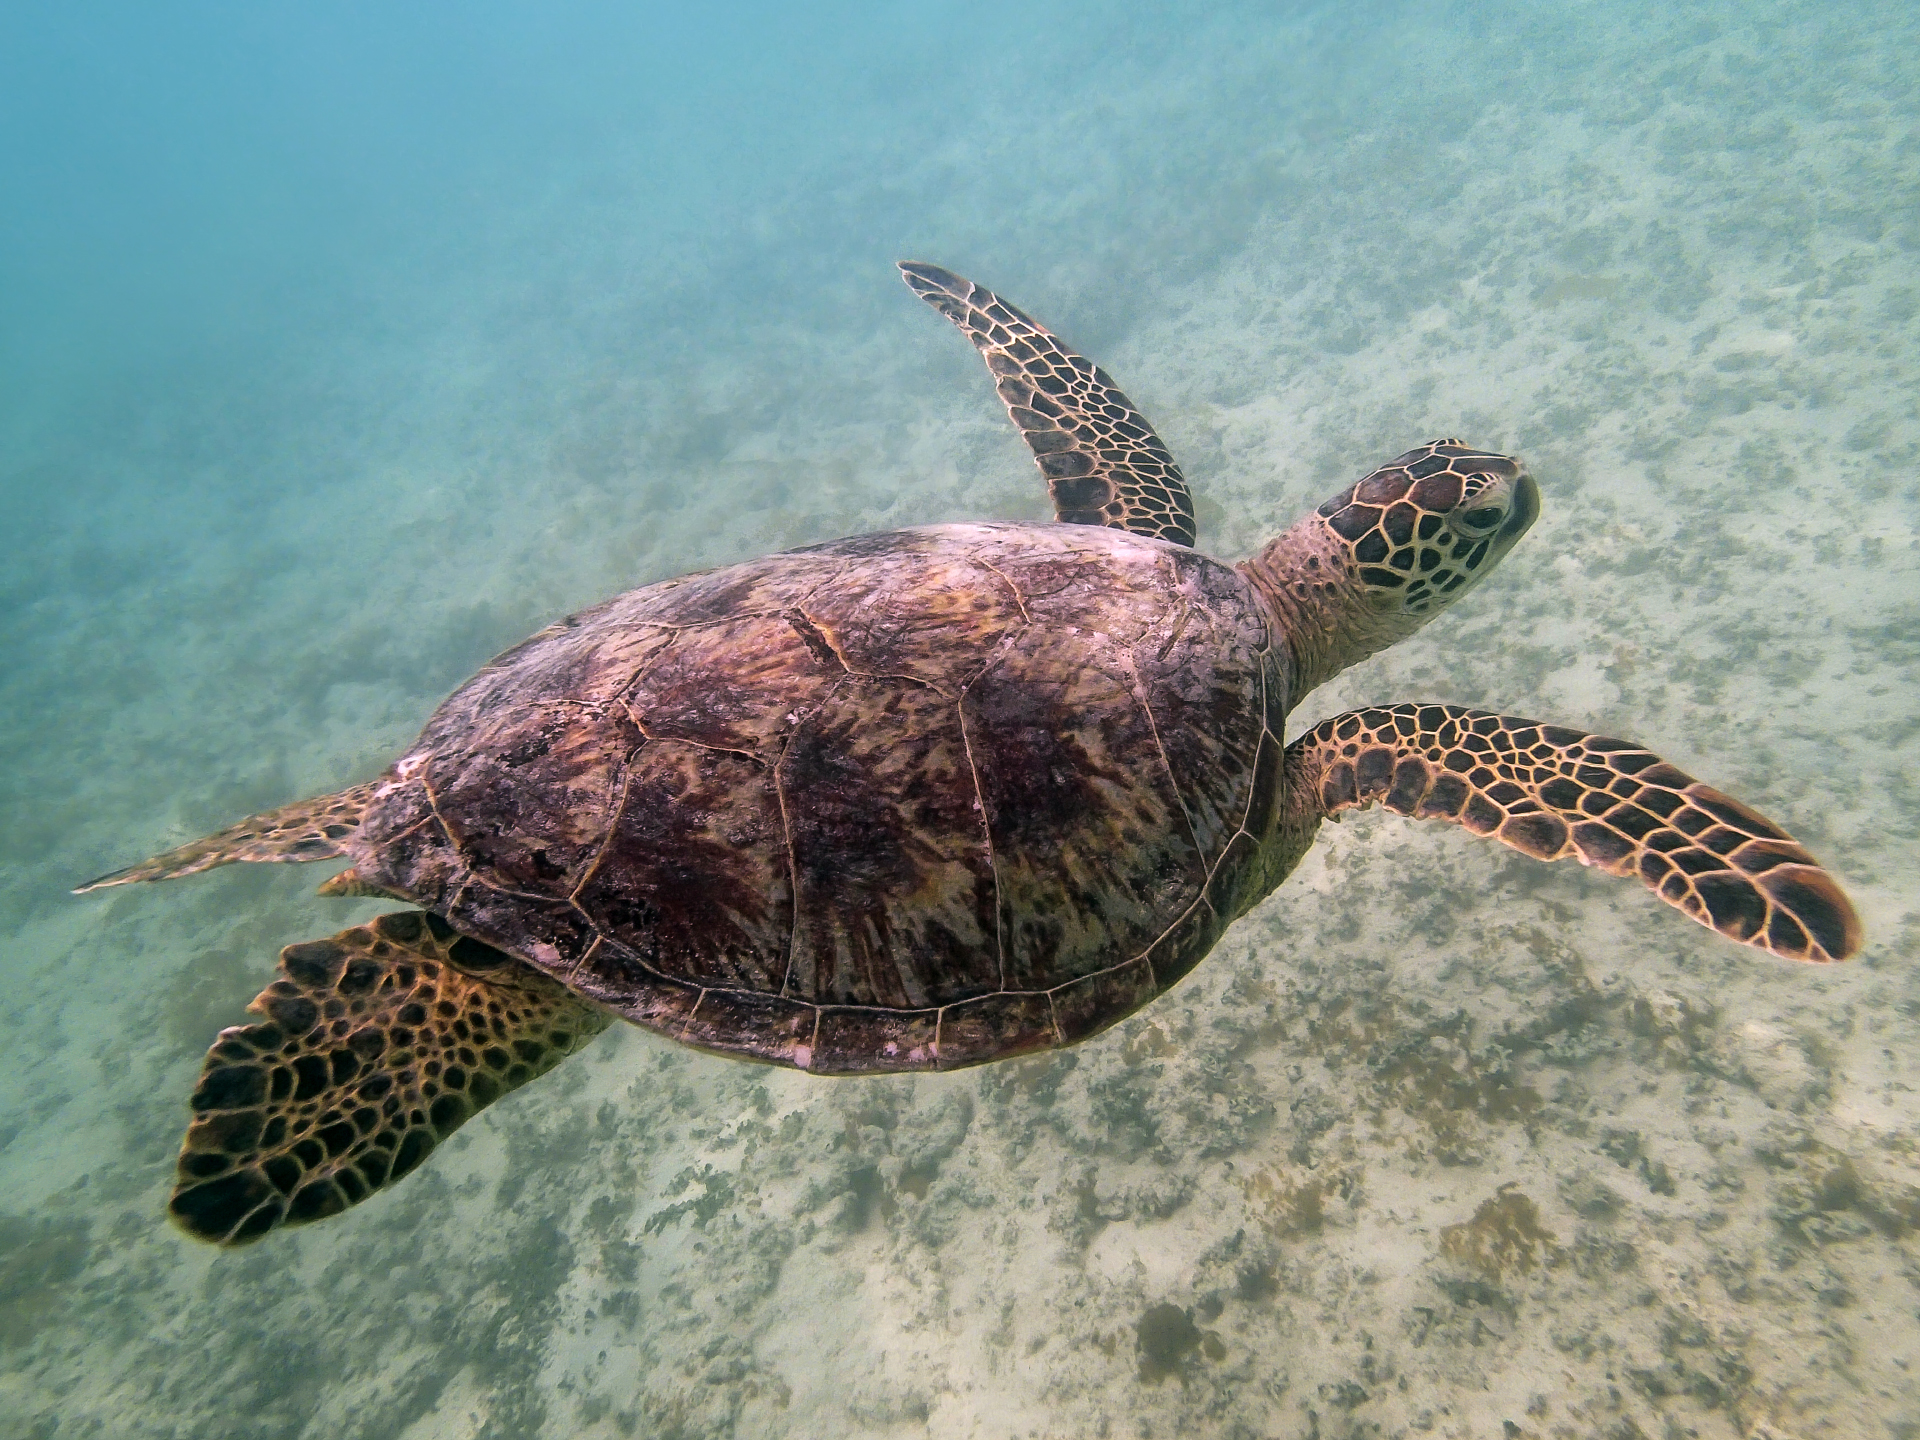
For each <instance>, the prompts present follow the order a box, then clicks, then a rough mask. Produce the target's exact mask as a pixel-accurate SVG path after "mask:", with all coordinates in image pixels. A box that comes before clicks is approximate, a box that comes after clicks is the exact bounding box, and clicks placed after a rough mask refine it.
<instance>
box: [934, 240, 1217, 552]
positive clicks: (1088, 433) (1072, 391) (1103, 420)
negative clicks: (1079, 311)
mask: <svg viewBox="0 0 1920 1440" xmlns="http://www.w3.org/2000/svg"><path fill="white" fill-rule="evenodd" d="M900 275H901V278H902V279H904V280H905V281H906V282H907V287H908V288H909V289H911V290H912V291H913V293H914V294H916V295H918V296H919V297H920V298H921V299H922V300H924V301H926V302H927V303H928V304H929V305H931V306H933V308H934V309H936V310H938V311H939V312H940V313H941V314H942V315H944V316H946V317H947V319H949V320H951V321H952V322H953V323H954V325H955V326H957V327H958V328H959V330H960V333H961V334H963V335H965V336H966V337H967V339H968V340H970V341H972V342H973V346H974V348H975V349H976V350H978V351H979V352H980V355H981V358H982V359H984V360H985V361H986V362H987V372H988V373H989V374H990V375H992V376H993V385H994V389H995V390H997V391H999V393H1000V399H1001V401H1002V402H1003V403H1004V404H1005V405H1006V407H1007V415H1008V417H1009V418H1010V419H1011V420H1012V421H1013V423H1014V424H1015V425H1016V426H1017V427H1019V430H1020V437H1021V438H1022V439H1023V440H1025V441H1026V442H1027V448H1028V449H1029V450H1031V451H1032V452H1033V460H1034V463H1035V464H1036V465H1038V466H1039V467H1040V473H1041V474H1042V475H1044V476H1045V477H1046V480H1047V493H1048V494H1049V495H1050V496H1051V497H1052V499H1053V510H1054V515H1055V517H1056V518H1057V519H1059V520H1061V521H1062V522H1064V523H1065V524H1069V525H1111V526H1114V527H1115V528H1116V529H1121V530H1131V531H1133V532H1134V533H1135V534H1137V535H1153V536H1156V537H1157V538H1159V539H1161V540H1171V541H1173V542H1174V543H1175V544H1176V545H1191V544H1193V541H1194V536H1195V533H1196V531H1195V526H1194V518H1193V496H1192V495H1191V494H1189V493H1188V490H1187V481H1186V477H1185V476H1184V475H1182V474H1181V473H1180V467H1179V466H1178V465H1177V464H1175V463H1174V459H1173V456H1172V454H1171V453H1170V452H1169V451H1168V450H1167V447H1166V445H1165V443H1164V442H1163V441H1162V440H1161V439H1160V437H1159V436H1158V435H1157V434H1155V433H1154V429H1153V426H1151V425H1149V424H1148V423H1147V417H1146V416H1144V415H1142V414H1141V413H1140V412H1139V410H1138V409H1136V408H1135V406H1134V403H1133V402H1132V401H1131V400H1129V399H1128V398H1127V397H1126V396H1125V395H1124V394H1122V393H1121V390H1120V387H1119V386H1118V385H1115V384H1114V383H1113V379H1112V377H1111V376H1109V375H1108V374H1107V372H1106V371H1104V370H1102V369H1101V368H1100V367H1099V366H1098V365H1096V364H1094V363H1093V362H1092V361H1091V360H1088V359H1087V358H1086V357H1085V356H1082V355H1076V354H1075V353H1074V352H1073V351H1071V350H1069V349H1068V348H1067V347H1066V346H1065V345H1062V344H1061V343H1060V341H1059V340H1058V338H1056V337H1055V336H1054V335H1053V334H1052V332H1051V331H1049V330H1048V329H1047V328H1046V327H1045V326H1044V325H1041V324H1040V323H1039V322H1038V321H1036V320H1035V319H1033V318H1032V317H1031V316H1030V315H1027V314H1026V313H1025V312H1023V311H1021V310H1018V309H1016V308H1015V307H1014V306H1012V305H1010V304H1008V303H1007V302H1006V301H1005V300H1002V299H1001V298H1000V297H999V296H998V295H996V294H994V293H993V292H992V291H991V290H989V289H987V288H986V286H984V285H976V284H974V283H973V282H972V281H971V280H967V279H965V278H963V277H961V276H959V275H955V274H954V273H953V272H952V271H951V270H942V269H941V268H940V267H939V266H938V265H926V264H922V263H920V262H918V261H913V260H909V261H904V262H902V263H901V266H900Z"/></svg>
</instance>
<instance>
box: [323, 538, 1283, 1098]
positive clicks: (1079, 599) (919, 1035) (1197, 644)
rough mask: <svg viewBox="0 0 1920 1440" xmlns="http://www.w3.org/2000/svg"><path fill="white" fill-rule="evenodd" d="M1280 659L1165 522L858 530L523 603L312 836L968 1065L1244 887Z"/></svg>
mask: <svg viewBox="0 0 1920 1440" xmlns="http://www.w3.org/2000/svg"><path fill="white" fill-rule="evenodd" d="M1289 663H1290V662H1289V661H1288V658H1287V655H1286V652H1285V651H1284V650H1276V649H1275V648H1274V647H1273V646H1272V644H1271V642H1270V638H1269V632H1268V626H1267V621H1266V617H1265V614H1264V613H1263V608H1262V603H1261V600H1260V597H1259V595H1258V594H1257V592H1256V591H1255V590H1254V588H1253V587H1252V586H1251V585H1250V584H1248V583H1247V581H1246V580H1245V579H1244V577H1242V576H1241V575H1239V574H1238V573H1236V572H1235V571H1234V570H1233V569H1231V568H1230V567H1228V566H1225V565H1222V564H1220V563H1219V562H1217V561H1214V560H1210V559H1208V558H1207V557H1205V556H1203V555H1197V554H1195V553H1193V552H1192V551H1191V550H1187V549H1184V548H1182V547H1180V546H1177V545H1174V544H1170V543H1167V542H1165V541H1161V540H1155V539H1150V538H1147V537H1143V536H1138V535H1133V534H1129V533H1126V532H1123V531H1118V530H1108V529H1095V528H1092V527H1082V526H1022V525H950V526H938V527H932V528H928V529H920V530H907V531H900V532H896V533H893V534H884V535H870V536H863V537H860V538H856V539H851V540H843V541H838V542H835V543H833V544H830V545H823V546H819V547H815V548H813V549H810V550H802V551H797V552H793V553H791V554H787V555H781V556H772V557H769V558H767V559H763V560H757V561H753V562H750V563H748V564H744V565H737V566H733V567H731V568H728V569H724V570H716V571H711V572H708V573H706V574H702V575H695V576H689V577H686V578H683V579H679V580H673V581H668V582H665V583H663V584H659V585H653V586H649V587H647V588H645V589H642V590H636V591H633V592H631V593H629V594H626V595H623V596H620V597H618V598H616V599H614V600H611V601H609V602H607V603H606V604H604V605H600V606H598V607H595V608H594V609H592V610H588V611H585V612H582V613H581V614H579V615H576V616H573V617H571V618H569V619H568V620H565V621H563V622H561V623H560V624H558V625H555V626H552V627H550V628H549V629H547V630H545V631H542V632H541V633H540V634H539V635H536V636H534V637H533V638H532V639H531V640H528V641H527V642H526V643H524V644H523V645H521V646H519V647H517V648H516V649H514V650H512V651H509V652H508V653H507V654H505V655H503V656H501V657H500V658H499V659H498V660H497V661H495V662H494V663H493V664H492V665H490V666H489V667H488V668H487V669H486V670H484V671H482V672H481V673H480V674H479V675H478V676H476V677H475V678H474V679H473V680H472V681H470V682H469V683H468V684H467V685H465V686H463V687H462V688H461V689H460V690H459V691H458V692H456V693H455V694H454V695H453V696H452V697H451V698H450V699H449V700H448V701H447V702H446V704H444V705H443V706H442V707H441V708H440V710H439V711H438V712H437V713H436V714H435V715H434V716H433V718H432V719H431V720H430V721H429V723H428V725H427V727H426V729H425V731H424V732H423V734H422V736H421V738H420V740H419V742H418V743H417V744H416V746H415V747H414V749H412V750H411V751H409V752H408V754H407V755H405V756H404V757H402V759H401V760H399V761H398V762H397V763H396V764H395V766H394V767H393V769H392V770H391V771H390V772H389V774H388V776H387V777H386V778H385V780H384V781H383V782H381V785H380V788H379V791H378V793H377V795H376V798H375V799H374V801H373V802H372V804H371V805H370V806H369V807H368V810H367V812H366V814H365V816H364V818H363V820H362V823H361V825H360V827H359V829H358V830H356V831H355V832H354V833H353V834H352V835H351V836H349V837H347V839H346V840H345V841H344V842H343V843H344V844H345V846H346V847H347V850H348V853H349V854H350V855H351V856H352V858H353V860H354V862H355V873H356V876H357V877H359V880H360V881H361V882H362V883H366V884H369V885H371V886H374V887H378V888H379V889H382V890H384V891H387V892H391V893H394V894H398V895H404V896H407V897H409V898H412V899H413V900H415V901H417V902H418V903H420V904H421V905H423V906H425V907H426V908H428V909H429V910H431V911H434V912H436V913H438V914H440V915H443V916H445V917H446V919H447V920H448V921H450V922H451V923H452V925H453V926H454V927H455V928H456V929H457V930H459V931H461V932H463V933H465V934H468V935H472V936H475V937H477V938H479V939H481V940H484V941H486V942H488V943H490V944H493V945H497V946H499V947H500V948H501V949H503V950H506V951H509V952H511V953H513V954H515V955H518V956H522V957H524V958H525V959H527V960H528V961H530V962H531V963H532V964H534V965H536V966H538V967H539V968H541V969H543V970H545V971H546V972H547V973H548V974H551V975H552V976H554V977H555V978H556V979H558V980H560V981H561V982H562V983H564V984H565V985H567V986H569V987H571V988H573V989H575V990H577V991H578V992H580V993H581V994H583V995H585V996H587V997H589V998H591V999H593V1000H596V1001H598V1002H599V1003H601V1004H603V1005H605V1006H607V1007H608V1008H610V1009H612V1010H614V1011H616V1012H618V1013H619V1014H621V1015H623V1016H625V1017H627V1018H628V1019H630V1020H633V1021H635V1022H636V1023H639V1024H642V1025H645V1026H648V1027H649V1028H652V1029H655V1030H658V1031H660V1032H662V1033H664V1034H667V1035H670V1036H672V1037H673V1038H675V1039H678V1040H682V1041H685V1042H687V1043H690V1044H694V1045H698V1046H701V1047H703V1048H706V1049H710V1050H717V1051H724V1052H728V1053H732V1054H737V1055H743V1056H746V1057H749V1058H754V1059H759V1060H765V1061H772V1062H775V1063H781V1064H788V1065H795V1066H799V1067H801V1068H805V1069H809V1070H815V1071H820V1072H823V1073H858V1072H865V1071H886V1070H911V1069H932V1068H949V1067H953V1066H959V1065H970V1064H975V1063H978V1062H980V1061H984V1060H991V1059H997V1058H1001V1057H1003V1056H1007V1055H1012V1054H1018V1053H1020V1052H1021V1051H1024V1050H1030V1049H1036V1048H1043V1047H1048V1046H1055V1045H1064V1044H1069V1043H1072V1042H1073V1041H1076V1040H1080V1039H1083V1038H1085V1037H1086V1036H1088V1035H1090V1034H1092V1033H1094V1032H1095V1031H1097V1030H1100V1029H1102V1028H1104V1027H1105V1026H1107V1025H1110V1024H1112V1023H1113V1022H1114V1021H1116V1020H1118V1019H1120V1018H1121V1017H1123V1016H1125V1015H1127V1014H1129V1013H1131V1012H1132V1011H1133V1010H1135V1009H1137V1008H1138V1007H1139V1006H1141V1005H1143V1004H1145V1003H1146V1002H1147V1001H1148V1000H1150V999H1152V998H1153V997H1154V996H1155V995H1157V994H1159V993H1160V992H1161V991H1162V990H1164V989H1165V988H1166V987H1167V986H1168V985H1170V984H1171V983H1173V981H1174V980H1176V979H1178V978H1179V977H1180V976H1181V975H1183V974H1185V973H1186V971H1187V970H1188V969H1190V968H1191V967H1192V966H1193V965H1194V964H1195V963H1196V962H1198V961H1199V959H1200V958H1201V957H1202V956H1204V955H1205V954H1206V952H1207V950H1208V949H1209V948H1210V947H1211V946H1212V944H1213V943H1214V941H1215V940H1216V939H1217V938H1218V936H1219V934H1220V931H1221V930H1222V929H1223V928H1224V927H1225V926H1226V924H1227V923H1228V922H1229V921H1231V920H1232V919H1234V918H1235V917H1236V916H1237V915H1238V914H1240V913H1241V912H1242V911H1243V910H1244V909H1245V908H1246V907H1247V906H1248V905H1250V904H1251V903H1252V902H1253V901H1254V900H1255V899H1257V898H1258V897H1259V895H1261V894H1264V893H1265V891H1266V890H1267V889H1268V888H1271V885H1272V883H1274V882H1275V881H1276V880H1277V878H1278V877H1277V876H1272V875H1270V874H1269V873H1268V870H1269V867H1268V866H1267V865H1266V864H1263V863H1261V861H1260V859H1259V856H1260V854H1261V850H1262V846H1263V844H1265V842H1267V841H1268V840H1269V839H1270V838H1271V836H1272V834H1273V831H1274V826H1275V823H1276V817H1277V815H1278V809H1279V805H1278V801H1279V786H1280V783H1281V770H1282V765H1281V742H1280V737H1281V725H1282V721H1283V720H1284V717H1285V714H1286V711H1287V708H1288V704H1289V697H1290V694H1291V675H1290V672H1289Z"/></svg>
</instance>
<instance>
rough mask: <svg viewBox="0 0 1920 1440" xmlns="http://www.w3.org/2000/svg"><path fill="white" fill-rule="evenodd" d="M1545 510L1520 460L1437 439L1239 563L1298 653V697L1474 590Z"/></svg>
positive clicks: (1354, 486) (1365, 480)
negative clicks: (1541, 506) (1250, 557)
mask: <svg viewBox="0 0 1920 1440" xmlns="http://www.w3.org/2000/svg"><path fill="white" fill-rule="evenodd" d="M1539 514H1540V492H1539V489H1538V487H1537V486H1535V484H1534V482H1533V479H1532V477H1531V476H1529V475H1528V474H1527V473H1526V471H1525V469H1524V467H1522V466H1521V464H1520V463H1519V462H1518V461H1517V460H1513V459H1511V458H1510V457H1508V456H1505V455H1494V454H1491V453H1489V452H1487V451H1484V450H1474V449H1472V448H1470V447H1469V446H1466V445H1462V444H1461V443H1460V442H1459V441H1458V440H1435V441H1433V442H1432V443H1431V444H1428V445H1422V446H1421V447H1420V448H1419V449H1417V450H1409V451H1408V452H1407V453H1406V454H1404V455H1401V456H1398V457H1397V458H1395V459H1392V460H1389V461H1388V462H1387V463H1386V464H1385V465H1382V466H1381V467H1380V468H1379V469H1377V470H1374V471H1372V472H1371V473H1369V474H1366V475H1363V476H1361V478H1360V479H1358V480H1356V481H1355V482H1354V483H1353V484H1352V485H1349V486H1348V487H1347V488H1346V489H1344V490H1342V491H1340V492H1339V493H1338V494H1337V495H1335V496H1333V497H1332V498H1331V499H1330V500H1328V501H1327V502H1326V503H1325V504H1323V505H1321V506H1320V507H1319V508H1318V509H1316V510H1315V511H1314V512H1313V513H1312V514H1310V515H1307V516H1305V517H1303V518H1302V519H1301V520H1300V521H1299V522H1298V523H1296V524H1294V525H1293V526H1291V527H1290V528H1289V529H1287V530H1286V531H1285V532H1284V533H1282V534H1281V535H1279V536H1278V537H1276V538H1275V539H1273V540H1272V541H1270V542H1269V543H1268V544H1267V545H1266V547H1265V548H1264V549H1262V550H1261V551H1260V553H1259V554H1258V555H1255V556H1254V557H1253V558H1252V559H1251V560H1248V561H1246V562H1245V563H1244V564H1242V565H1241V566H1240V569H1241V570H1242V572H1244V573H1245V575H1246V576H1247V578H1248V580H1249V581H1251V582H1252V584H1253V585H1254V586H1255V587H1256V588H1257V589H1258V590H1259V591H1260V593H1261V595H1262V596H1264V597H1265V599H1266V601H1267V604H1268V606H1269V609H1270V613H1271V615H1272V618H1273V623H1274V633H1275V634H1276V635H1281V636H1284V637H1285V639H1286V644H1287V646H1288V648H1289V650H1290V651H1291V652H1292V656H1293V662H1294V664H1293V672H1294V685H1295V689H1294V695H1295V698H1296V700H1297V699H1298V698H1299V697H1300V696H1303V695H1305V694H1306V693H1307V692H1308V691H1309V690H1313V689H1315V688H1317V687H1318V686H1320V685H1322V684H1324V683H1325V682H1326V681H1328V680H1330V679H1331V678H1333V676H1335V675H1337V674H1339V673H1340V672H1341V671H1342V670H1344V669H1346V668H1347V667H1348V666H1349V665H1355V664H1358V663H1359V662H1360V661H1362V660H1364V659H1366V658H1367V657H1368V656H1369V655H1373V654H1376V653H1378V652H1379V651H1381V650H1384V649H1386V647H1387V646H1389V645H1391V644H1393V643H1394V642H1395V641H1397V640H1404V639H1405V638H1406V637H1407V636H1408V635H1411V634H1412V633H1413V632H1414V631H1415V630H1418V629H1419V628H1420V627H1421V626H1422V625H1424V624H1426V623H1427V621H1429V620H1431V619H1432V618H1433V617H1434V616H1435V615H1437V614H1438V613H1439V612H1440V611H1442V610H1444V609H1445V608H1446V607H1447V606H1449V605H1451V604H1452V603H1453V602H1454V601H1456V600H1458V599H1459V598H1460V597H1461V596H1462V595H1465V594H1466V593H1467V591H1469V590H1471V589H1472V588H1473V587H1474V586H1475V585H1476V584H1478V583H1479V582H1480V581H1481V580H1482V579H1483V578H1485V576H1486V575H1487V574H1488V573H1489V572H1490V571H1492V570H1493V568H1494V567H1495V566H1496V565H1498V564H1499V563H1500V561H1501V560H1502V559H1503V558H1504V557H1505V556H1506V553H1507V552H1508V551H1509V550H1511V549H1512V548H1513V546H1514V544H1515V542H1517V541H1518V540H1519V539H1520V537H1521V536H1522V535H1524V534H1526V532H1527V529H1528V527H1529V526H1531V525H1532V524H1533V522H1534V520H1535V519H1536V518H1538V516H1539Z"/></svg>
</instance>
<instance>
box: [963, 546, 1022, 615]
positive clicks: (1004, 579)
mask: <svg viewBox="0 0 1920 1440" xmlns="http://www.w3.org/2000/svg"><path fill="white" fill-rule="evenodd" d="M973 558H974V560H975V562H976V563H978V564H980V565H984V566H985V567H986V568H987V569H989V570H991V571H992V572H993V573H994V574H995V575H997V576H999V577H1000V583H1001V584H1002V585H1004V586H1006V587H1007V589H1008V590H1009V591H1010V592H1011V593H1012V595H1013V603H1014V604H1015V605H1017V606H1018V607H1019V608H1020V618H1021V619H1022V620H1024V621H1026V622H1027V623H1028V624H1029V625H1031V624H1032V623H1033V616H1032V615H1031V614H1030V613H1029V612H1028V610H1027V597H1026V596H1024V595H1022V594H1021V593H1020V587H1019V586H1018V585H1016V584H1014V583H1013V581H1012V579H1010V578H1009V577H1008V575H1007V573H1006V572H1005V571H1004V570H1002V569H1001V568H1000V567H999V566H998V565H996V564H994V563H993V562H992V561H991V560H987V559H983V558H981V557H980V556H977V555H976V556H974V557H973Z"/></svg>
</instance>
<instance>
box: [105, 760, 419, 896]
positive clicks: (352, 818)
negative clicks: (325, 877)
mask: <svg viewBox="0 0 1920 1440" xmlns="http://www.w3.org/2000/svg"><path fill="white" fill-rule="evenodd" d="M381 783H382V782H381V781H379V780H369V781H368V782H367V783H366V784H364V785H356V786H354V787H353V788H352V789H351V790H342V791H341V792H340V793H339V794H337V795H316V796H315V797H314V798H313V799H311V800H302V801H299V802H298V803H297V804H293V805H283V806H281V807H280V808H279V809H278V810H269V811H267V812H266V813H265V814H263V815H249V816H248V817H247V818H246V819H244V820H242V821H241V822H240V823H239V824H237V825H229V826H228V827H227V828H226V829H224V830H221V831H218V832H217V833H215V834H212V835H209V836H207V837H206V838H205V839H203V840H195V841H194V842H193V843H192V844H191V845H182V846H180V847H179V848H178V849H177V850H169V851H167V852H166V853H165V854H162V855H156V856H154V857H153V858H152V859H151V860H143V861H141V862H140V863H139V864H138V865H129V866H128V867H127V868H126V869H124V870H115V871H113V872H112V873H110V874H106V875H102V876H101V877H100V878H99V879H97V880H89V881H88V882H87V883H86V884H84V885H81V886H79V887H77V888H76V889H75V890H74V892H73V893H74V894H76V895H84V894H86V893H87V892H88V891H89V890H104V889H105V888H106V887H107V886H109V885H130V884H132V883H133V882H134V881H135V880H172V879H175V878H177V877H178V876H181V875H197V874H199V873H200V872H201V871H202V870H211V869H213V867H214V866H216V865H229V864H232V863H233V862H234V861H236V860H250V861H304V860H333V859H337V858H338V857H339V856H342V855H344V854H346V853H347V852H346V850H345V849H343V848H342V845H341V842H342V841H343V840H345V839H346V838H347V836H349V835H351V834H352V833H353V832H354V831H355V830H357V829H359V828H360V817H361V816H362V815H363V814H364V813H365V811H366V808H367V805H368V804H369V803H370V802H371V801H372V799H373V797H374V793H375V791H376V790H377V789H378V788H379V786H380V784H381Z"/></svg>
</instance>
